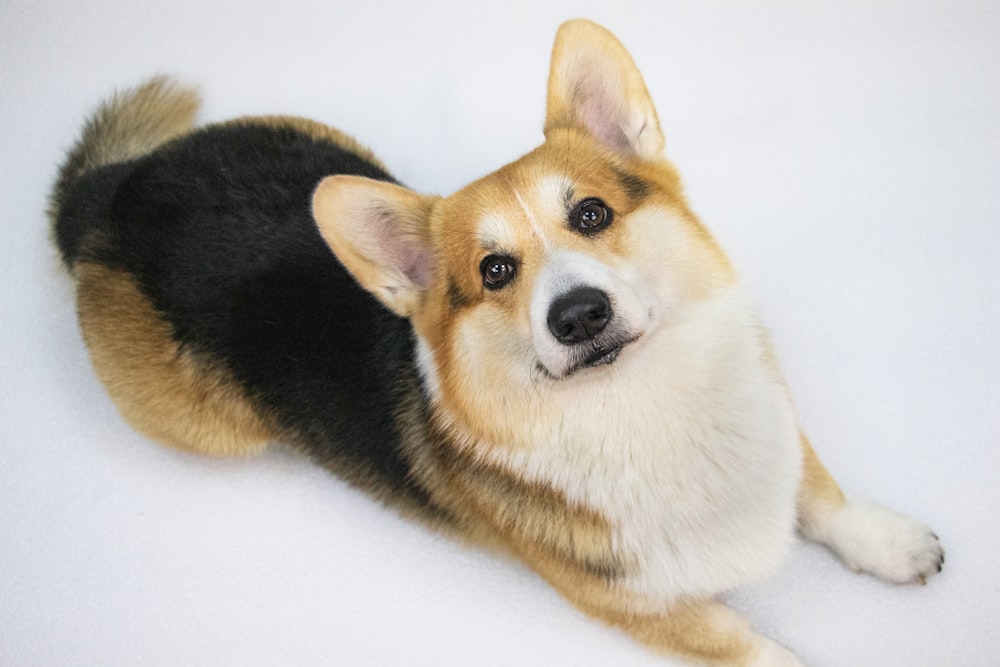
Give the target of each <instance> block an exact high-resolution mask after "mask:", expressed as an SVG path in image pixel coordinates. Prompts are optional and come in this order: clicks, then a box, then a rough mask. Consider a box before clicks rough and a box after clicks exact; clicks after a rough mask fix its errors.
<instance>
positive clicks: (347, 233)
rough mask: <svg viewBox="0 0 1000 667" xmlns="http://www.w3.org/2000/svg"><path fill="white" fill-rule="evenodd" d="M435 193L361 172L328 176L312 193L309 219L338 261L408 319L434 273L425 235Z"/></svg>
mask: <svg viewBox="0 0 1000 667" xmlns="http://www.w3.org/2000/svg"><path fill="white" fill-rule="evenodd" d="M436 200H437V197H425V196H421V195H419V194H417V193H416V192H413V191H412V190H408V189H406V188H404V187H402V186H399V185H394V184H392V183H386V182H384V181H376V180H372V179H370V178H363V177H360V176H342V175H338V176H328V177H327V178H325V179H323V180H322V181H321V182H320V184H319V186H318V187H317V188H316V191H315V192H314V193H313V200H312V208H313V217H314V218H315V219H316V224H317V225H318V227H319V231H320V234H321V235H322V236H323V239H324V240H325V241H326V242H327V244H328V245H329V246H330V248H331V249H332V250H333V252H334V254H335V255H336V256H337V258H338V259H339V260H340V262H341V263H342V264H343V265H344V266H345V267H346V268H347V270H348V271H350V272H351V274H353V275H354V278H355V279H356V280H357V281H358V282H359V283H360V284H361V286H362V287H364V288H365V289H366V290H368V291H369V292H371V293H372V294H374V295H375V296H376V297H377V298H378V299H379V301H381V302H382V303H383V304H385V305H386V307H388V308H389V309H390V310H392V311H393V312H394V313H396V314H397V315H401V316H403V317H409V316H410V315H412V314H413V312H414V310H415V309H416V308H417V306H418V305H419V304H420V301H421V298H422V297H423V295H424V293H425V291H426V289H427V287H428V285H429V284H430V279H431V275H432V273H433V269H434V267H433V262H434V255H433V253H432V252H431V244H430V237H429V233H428V220H429V218H430V212H431V209H432V207H433V206H434V202H435V201H436Z"/></svg>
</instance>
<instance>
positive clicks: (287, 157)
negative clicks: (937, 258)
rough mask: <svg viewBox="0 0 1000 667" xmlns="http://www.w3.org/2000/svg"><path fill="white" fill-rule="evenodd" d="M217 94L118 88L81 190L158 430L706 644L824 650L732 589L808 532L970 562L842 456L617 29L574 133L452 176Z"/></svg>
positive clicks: (605, 616)
mask: <svg viewBox="0 0 1000 667" xmlns="http://www.w3.org/2000/svg"><path fill="white" fill-rule="evenodd" d="M197 106H198V99H197V95H196V93H195V92H194V91H192V90H189V89H185V88H183V87H180V86H178V85H177V84H176V83H174V82H172V81H170V80H169V79H165V78H157V79H153V80H151V81H149V82H148V83H146V84H144V85H142V86H140V87H138V88H135V89H133V90H131V91H130V92H127V93H124V94H121V95H118V96H116V97H114V98H112V99H110V100H108V101H107V102H106V103H105V104H104V105H103V106H102V107H101V108H99V110H98V111H97V112H96V113H95V115H94V116H93V117H92V118H91V119H90V121H89V122H88V123H87V125H86V127H85V128H84V130H83V133H82V137H81V139H80V140H79V142H78V144H77V145H76V146H75V147H74V148H73V149H72V150H71V151H70V153H69V155H68V158H67V160H66V162H65V164H64V166H63V167H62V170H61V172H60V174H59V178H58V181H57V183H56V185H55V187H54V191H53V193H52V199H51V209H50V213H51V218H52V223H53V226H54V236H55V239H56V242H57V244H58V247H59V250H60V252H61V255H62V258H63V259H64V261H65V263H66V265H67V267H68V269H69V271H70V273H71V274H72V276H73V278H74V280H75V284H76V297H77V304H78V308H77V309H78V315H79V322H80V327H81V331H82V335H83V338H84V340H85V342H86V344H87V347H88V350H89V353H90V356H91V359H92V362H93V366H94V368H95V370H96V373H97V374H98V376H99V377H100V379H101V381H102V382H103V384H104V385H105V386H106V388H107V391H108V392H109V394H110V395H111V397H112V398H113V400H114V401H115V403H116V405H117V407H118V409H119V410H120V412H121V414H122V416H123V417H124V418H125V419H126V420H127V421H128V422H129V423H130V424H132V425H133V426H134V427H135V428H136V429H137V430H138V431H140V432H141V433H144V434H146V435H148V436H149V437H150V438H152V439H155V440H158V441H161V442H163V443H165V444H167V445H170V446H173V447H177V448H180V449H184V450H189V451H195V452H201V453H204V454H208V455H213V456H244V455H249V454H256V453H258V452H261V451H262V450H263V449H264V448H265V447H266V446H267V444H268V443H269V442H281V443H287V444H288V445H290V446H292V447H294V448H296V449H298V450H301V451H302V452H304V453H305V455H307V456H309V457H311V458H312V459H313V460H315V461H316V462H317V463H319V464H320V465H322V466H325V467H326V468H328V469H329V470H331V471H333V472H334V473H335V474H337V475H339V476H341V477H342V478H344V479H345V480H347V481H348V482H349V483H351V484H353V485H355V486H357V487H359V488H360V489H363V490H365V491H367V492H368V493H370V494H371V496H373V497H374V498H375V499H377V500H379V501H381V502H384V503H386V504H387V505H389V506H392V507H394V508H395V509H396V510H398V511H400V512H402V513H403V514H405V515H407V516H409V517H412V518H414V519H417V520H420V521H423V522H424V523H426V524H427V525H429V526H431V527H433V528H435V529H439V530H442V531H446V532H448V533H451V534H452V535H454V536H456V537H458V538H460V539H463V540H467V541H468V542H470V543H473V544H477V545H486V546H489V547H493V548H497V549H501V550H503V551H505V552H508V553H511V554H513V555H515V556H517V557H518V558H521V559H523V561H524V562H525V563H527V564H528V565H529V566H530V567H532V568H533V569H534V570H535V571H536V572H538V574H539V575H540V576H542V577H543V578H544V579H546V580H547V581H548V582H550V583H551V585H552V586H554V587H555V588H556V589H558V590H559V591H560V592H561V593H562V594H563V595H564V596H565V597H566V598H567V599H568V600H569V601H571V602H572V603H573V604H574V605H576V606H577V607H578V608H580V609H581V610H583V611H584V612H586V613H588V614H590V615H592V616H594V617H596V618H598V619H601V620H603V621H604V622H606V623H607V624H609V625H611V626H614V627H617V628H619V629H621V630H622V631H624V632H626V633H628V634H629V635H631V636H633V637H634V638H635V639H636V640H638V641H639V642H642V643H643V644H645V645H646V646H648V647H649V648H650V649H652V650H654V651H658V652H661V653H664V654H669V655H674V656H679V657H681V658H686V659H688V660H691V661H693V662H696V663H699V664H711V665H726V666H736V665H741V666H747V665H799V664H801V663H800V661H799V660H798V659H797V658H796V657H795V656H794V654H793V653H792V652H791V651H789V650H788V649H786V648H785V647H783V646H782V645H780V644H778V643H777V642H775V641H772V640H770V639H767V638H765V637H763V636H761V635H759V634H756V633H755V632H754V631H753V630H752V629H751V627H750V625H749V624H748V623H747V622H746V621H745V620H744V619H743V618H742V617H741V616H740V615H739V614H737V613H736V612H735V611H732V610H730V609H729V608H727V607H726V606H724V605H723V604H722V603H721V602H719V601H718V596H719V595H720V594H721V593H724V592H726V591H730V590H732V589H734V588H736V587H739V586H742V585H746V584H748V583H751V582H756V581H759V580H761V579H762V578H764V577H767V576H768V575H769V574H770V573H772V572H773V571H774V570H775V569H776V568H777V567H778V566H779V564H780V563H781V561H782V558H783V556H784V555H785V554H786V552H787V551H788V549H789V546H790V544H791V543H792V542H793V540H794V539H795V534H796V531H798V532H799V533H801V534H802V535H803V536H804V537H806V538H808V539H811V540H815V541H818V542H820V543H822V544H824V545H827V546H828V547H829V548H830V549H832V550H833V551H834V552H835V553H836V554H838V555H839V556H840V557H841V559H842V560H843V561H844V562H845V563H846V564H847V565H848V566H849V567H850V568H852V569H854V570H857V571H865V572H870V573H873V574H874V575H877V576H879V577H882V578H883V579H886V580H888V581H891V582H897V583H907V582H919V583H925V582H926V580H927V579H928V578H929V577H931V576H933V575H934V574H936V573H937V572H939V571H940V570H941V566H942V563H943V560H944V552H943V550H942V547H941V545H940V543H939V540H938V538H937V537H936V536H935V535H934V534H933V533H932V532H931V531H930V530H929V529H928V528H927V527H925V526H924V525H922V524H921V523H919V522H917V521H915V520H913V519H909V518H906V517H903V516H901V515H899V514H896V513H895V512H892V511H891V510H888V509H885V508H883V507H882V506H880V505H877V504H874V503H870V502H867V501H865V500H861V499H856V498H852V497H848V496H845V494H844V493H843V492H842V491H841V490H840V488H839V487H838V485H837V483H836V482H835V481H834V480H833V479H832V477H831V476H830V474H829V473H828V472H827V470H826V469H825V468H824V467H823V465H822V464H821V463H820V461H819V459H818V458H817V456H816V454H815V452H814V451H813V449H812V448H811V446H810V444H809V442H808V440H807V439H806V437H805V436H804V435H803V433H802V430H801V429H800V427H799V424H798V422H797V419H796V415H795V410H794V407H793V404H792V399H791V397H790V394H789V390H788V387H787V385H786V383H785V381H784V380H783V379H782V374H781V371H780V369H779V367H778V363H777V361H776V359H775V355H774V353H773V351H772V348H771V345H770V344H769V342H768V335H767V333H766V332H765V330H764V329H763V328H762V326H761V323H760V321H759V318H758V316H757V315H756V314H755V311H754V309H753V307H752V305H751V302H750V299H749V298H748V297H747V295H746V294H745V292H744V290H743V288H742V287H741V285H740V282H739V280H738V277H737V275H736V273H735V272H734V269H733V267H732V265H731V264H730V263H729V262H728V261H727V259H726V256H725V255H724V254H723V251H722V250H721V248H720V247H719V245H718V243H717V242H716V241H715V240H714V239H713V237H712V236H711V234H710V233H709V232H708V231H707V229H706V228H705V227H703V226H702V224H701V223H700V222H699V220H698V218H697V217H696V216H695V214H694V213H693V212H692V210H691V208H690V207H689V205H688V203H687V201H686V199H685V196H684V192H683V189H682V186H681V180H680V178H679V176H678V172H677V171H676V170H675V168H674V167H673V166H672V165H671V164H670V163H669V162H668V161H667V159H666V158H665V156H664V137H663V132H662V130H661V128H660V123H659V120H658V118H657V113H656V110H655V108H654V106H653V102H652V101H651V99H650V95H649V93H648V92H647V88H646V85H645V83H644V81H643V78H642V76H641V74H640V73H639V70H638V69H637V68H636V65H635V63H634V62H633V60H632V58H631V57H630V55H629V54H628V52H627V51H626V50H625V48H624V47H623V46H622V45H621V44H620V43H619V42H618V40H617V39H616V38H615V37H614V36H613V35H611V34H610V33H609V32H607V31H606V30H604V29H603V28H601V27H599V26H597V25H595V24H593V23H590V22H588V21H584V20H574V21H570V22H567V23H565V24H564V25H563V26H562V27H560V29H559V31H558V33H557V35H556V39H555V46H554V49H553V53H552V60H551V66H550V73H549V79H548V92H547V104H546V107H547V110H546V115H545V124H544V136H545V141H544V143H543V144H542V145H540V146H539V147H537V148H535V149H534V150H532V151H531V152H529V153H527V154H525V155H524V156H523V157H521V158H520V159H518V160H516V161H514V162H512V163H510V164H508V165H506V166H503V167H501V168H500V169H498V170H497V171H495V172H494V173H492V174H489V175H488V176H485V177H483V178H480V179H479V180H476V181H474V182H473V183H471V184H470V185H468V186H466V187H464V188H462V189H461V190H459V191H458V192H456V193H454V194H452V195H451V196H447V197H441V196H432V195H423V194H418V193H416V192H414V191H412V190H410V189H407V188H406V187H405V186H403V185H401V184H400V183H398V182H397V181H396V180H395V179H394V178H393V177H392V176H391V175H390V173H389V171H388V170H387V168H386V167H385V166H384V165H383V164H382V163H381V162H380V161H379V160H378V159H377V158H376V157H375V156H374V155H372V153H371V152H369V151H368V150H367V149H366V148H364V147H363V146H362V145H360V144H359V143H358V142H356V141H355V140H354V139H352V138H350V137H348V136H346V135H344V134H342V133H341V132H339V131H337V130H334V129H331V128H329V127H326V126H324V125H322V124H319V123H316V122H312V121H309V120H304V119H298V118H291V117H277V116H276V117H255V118H243V119H238V120H234V121H230V122H225V123H220V124H214V125H208V126H204V127H200V128H196V127H194V123H193V117H194V115H195V112H196V110H197Z"/></svg>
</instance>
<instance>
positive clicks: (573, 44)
mask: <svg viewBox="0 0 1000 667" xmlns="http://www.w3.org/2000/svg"><path fill="white" fill-rule="evenodd" d="M562 127H573V128H578V129H583V130H586V131H587V132H589V133H590V134H592V135H593V136H594V137H596V138H597V139H598V140H599V141H601V142H602V143H603V144H605V145H606V146H608V147H609V148H611V149H613V150H615V151H617V152H619V153H623V154H626V155H631V156H635V157H638V158H640V159H644V160H658V159H660V158H662V157H663V132H662V131H661V130H660V121H659V120H658V119H657V117H656V109H655V108H654V107H653V101H652V99H650V97H649V92H648V91H647V90H646V84H645V83H644V82H643V80H642V74H640V73H639V69H638V68H637V67H636V66H635V62H634V61H633V60H632V56H630V55H629V53H628V51H626V50H625V47H624V46H622V44H621V42H619V41H618V40H617V39H616V38H615V36H614V35H612V34H611V33H610V32H608V31H607V30H605V29H604V28H602V27H601V26H599V25H597V24H595V23H591V22H590V21H586V20H582V19H577V20H574V21H567V22H566V23H564V24H562V26H560V28H559V31H558V32H557V33H556V41H555V46H554V47H553V48H552V65H551V68H550V69H549V88H548V103H547V111H546V119H545V134H546V136H548V134H549V132H550V131H551V130H553V129H556V128H562Z"/></svg>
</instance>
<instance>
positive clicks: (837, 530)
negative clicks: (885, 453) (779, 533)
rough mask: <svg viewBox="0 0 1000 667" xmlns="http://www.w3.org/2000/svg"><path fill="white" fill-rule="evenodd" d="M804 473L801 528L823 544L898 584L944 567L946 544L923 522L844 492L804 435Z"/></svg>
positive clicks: (852, 563)
mask: <svg viewBox="0 0 1000 667" xmlns="http://www.w3.org/2000/svg"><path fill="white" fill-rule="evenodd" d="M802 449H803V476H802V486H801V488H800V489H799V499H798V502H799V506H798V514H799V530H800V531H801V532H802V534H803V535H805V536H806V537H807V538H809V539H811V540H815V541H817V542H819V543H821V544H825V545H826V546H828V547H829V548H830V549H832V550H833V552H834V553H836V554H837V555H838V556H840V559H841V560H842V561H844V563H845V564H846V565H847V566H848V567H850V568H851V569H853V570H854V571H856V572H870V573H872V574H875V575H877V576H879V577H881V578H882V579H885V580H887V581H891V582H894V583H898V584H905V583H910V582H919V583H921V584H923V583H926V582H927V579H929V578H930V577H932V576H933V575H935V574H937V573H938V572H940V571H941V566H942V564H943V563H944V549H942V547H941V543H940V541H939V540H938V537H937V535H935V534H934V533H933V532H931V530H930V528H928V527H927V526H925V525H923V524H922V523H920V522H919V521H916V520H914V519H911V518H909V517H905V516H902V515H900V514H897V513H896V512H893V511H892V510H890V509H887V508H885V507H882V506H881V505H877V504H875V503H871V502H868V501H865V500H860V499H856V498H851V497H849V496H845V495H844V493H843V492H842V491H841V490H840V487H839V486H838V485H837V483H836V482H835V481H834V479H833V477H831V476H830V473H829V472H827V470H826V468H824V467H823V464H822V463H820V461H819V458H818V457H817V456H816V452H814V451H813V448H812V446H811V445H810V444H809V441H808V440H807V439H806V437H805V436H804V435H803V436H802Z"/></svg>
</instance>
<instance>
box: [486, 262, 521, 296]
mask: <svg viewBox="0 0 1000 667" xmlns="http://www.w3.org/2000/svg"><path fill="white" fill-rule="evenodd" d="M479 273H481V274H482V275H483V286H484V287H485V288H486V289H489V290H495V289H500V288H501V287H503V286H504V285H506V284H507V283H509V282H510V281H511V280H513V279H514V274H515V273H517V264H516V263H515V262H514V260H513V259H512V258H510V257H502V256H500V255H490V256H489V257H487V258H486V259H484V260H483V261H482V263H480V265H479Z"/></svg>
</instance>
